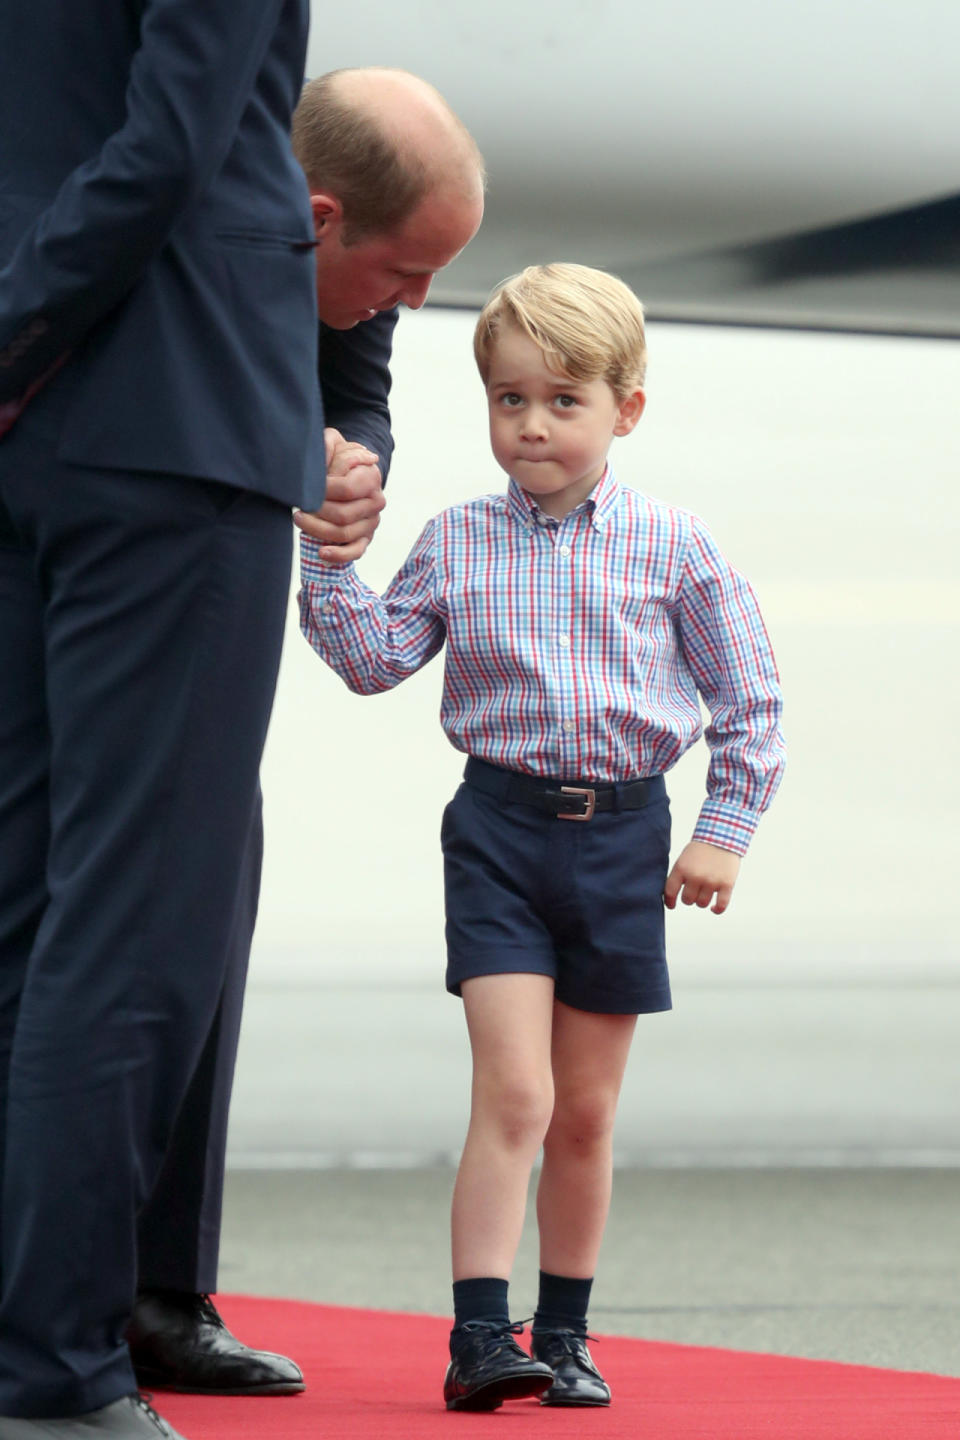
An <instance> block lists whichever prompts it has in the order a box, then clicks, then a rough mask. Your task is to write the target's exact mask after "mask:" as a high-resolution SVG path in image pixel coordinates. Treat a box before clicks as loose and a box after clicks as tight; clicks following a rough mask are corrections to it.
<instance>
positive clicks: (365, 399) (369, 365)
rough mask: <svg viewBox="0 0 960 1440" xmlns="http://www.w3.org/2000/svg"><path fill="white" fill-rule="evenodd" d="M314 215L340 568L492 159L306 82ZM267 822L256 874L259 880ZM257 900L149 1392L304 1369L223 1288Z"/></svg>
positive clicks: (405, 113) (195, 1120)
mask: <svg viewBox="0 0 960 1440" xmlns="http://www.w3.org/2000/svg"><path fill="white" fill-rule="evenodd" d="M293 140H294V150H295V153H296V155H297V157H298V159H299V160H300V163H301V164H302V166H303V169H304V171H305V172H306V175H307V180H308V185H309V190H310V203H311V208H312V211H313V217H314V233H315V236H316V239H317V248H316V288H317V304H318V310H319V314H320V322H321V323H320V333H319V378H320V386H321V390H322V392H323V401H324V409H325V412H326V419H327V425H328V428H327V431H326V439H327V446H328V451H329V466H328V475H327V487H328V489H327V500H326V502H325V504H324V506H323V508H322V509H321V510H320V511H319V513H317V514H314V515H311V514H308V513H302V514H301V515H299V516H298V524H299V525H300V526H301V528H302V529H304V530H305V531H307V532H308V533H309V534H311V535H313V536H315V537H316V538H317V539H320V540H322V541H325V542H326V543H327V545H328V546H331V547H333V546H335V547H336V549H335V550H332V549H331V550H328V551H327V552H326V553H328V554H329V555H331V556H335V557H336V558H337V559H339V560H341V561H343V562H344V563H346V562H347V561H349V560H354V559H356V558H357V557H358V556H359V555H360V554H361V553H362V552H363V550H364V549H365V548H366V546H367V544H368V543H369V540H370V537H371V536H372V534H373V531H374V529H375V527H376V524H377V522H378V519H379V512H380V510H381V508H382V506H383V496H382V488H381V487H382V482H383V481H384V480H385V479H386V476H387V471H388V468H389V463H390V457H391V454H392V451H393V440H392V436H391V431H390V410H389V403H388V397H389V390H390V369H389V365H390V353H391V342H392V335H393V328H394V325H395V324H396V320H397V308H396V307H397V306H398V305H406V306H408V307H409V308H411V309H419V307H420V306H421V305H422V304H423V301H424V299H425V298H426V294H427V290H428V288H429V285H430V282H431V280H432V279H433V275H434V272H435V271H436V270H439V269H441V268H442V267H443V266H444V265H446V264H447V263H448V262H449V261H450V260H452V259H453V257H454V256H455V255H456V254H457V253H458V252H459V251H460V250H461V249H462V248H463V246H464V245H466V243H467V242H468V241H469V240H470V238H471V237H472V235H473V234H474V232H475V231H476V229H477V226H478V225H479V223H480V218H481V215H482V209H483V162H482V159H481V157H480V154H479V152H478V150H477V147H476V144H475V143H474V141H473V139H472V137H471V136H470V135H469V133H468V132H467V130H466V129H465V128H464V126H463V125H462V123H461V122H460V120H459V119H458V118H457V117H456V115H454V114H453V112H452V111H451V110H450V108H449V106H448V105H447V104H446V102H445V101H444V100H442V98H441V97H440V96H439V95H438V94H437V92H436V91H435V90H434V89H433V87H432V86H430V85H428V84H427V83H426V82H425V81H423V80H421V79H419V78H417V77H416V76H413V75H410V74H407V73H405V72H403V71H396V70H382V69H365V70H345V71H339V72H335V73H333V74H331V75H326V76H322V77H320V78H319V79H317V80H312V81H310V82H309V84H307V86H306V87H305V89H304V91H303V94H302V97H301V100H300V103H299V105H298V106H297V110H296V113H295V115H294V122H293ZM259 838H260V836H259V825H257V826H256V827H255V831H254V839H253V846H254V853H253V854H252V855H251V857H250V868H251V874H252V876H253V877H254V878H255V877H256V876H258V874H259ZM255 902H256V888H255V885H254V887H253V889H252V891H250V892H248V903H246V904H245V905H244V906H242V907H241V909H240V911H239V913H238V917H237V933H236V936H235V943H234V945H233V948H232V961H231V964H230V967H229V971H228V977H227V982H226V984H225V986H224V991H223V997H222V1001H221V1005H220V1009H219V1012H218V1016H217V1022H216V1025H215V1027H214V1029H213V1030H212V1032H211V1035H210V1038H209V1040H208V1042H207V1045H206V1047H205V1049H204V1052H203V1056H202V1058H201V1062H200V1065H199V1066H198V1068H197V1071H196V1074H195V1077H194V1080H193V1083H192V1084H191V1086H190V1090H189V1092H188V1096H187V1100H186V1102H185V1104H184V1107H183V1110H182V1112H181V1115H180V1119H179V1120H178V1123H177V1126H176V1130H175V1134H174V1141H173V1144H172V1145H171V1148H170V1150H169V1152H168V1155H167V1159H166V1162H165V1164H164V1168H163V1172H162V1175H161V1179H160V1181H159V1183H158V1185H157V1186H156V1188H155V1190H154V1193H153V1195H152V1197H151V1199H150V1202H149V1204H148V1205H147V1206H146V1208H145V1210H144V1211H143V1212H142V1214H141V1217H140V1227H139V1255H140V1280H139V1284H140V1290H139V1294H138V1297H137V1303H136V1306H135V1308H134V1317H133V1324H132V1326H131V1329H130V1337H129V1338H130V1344H131V1351H132V1355H133V1360H134V1366H135V1370H136V1374H137V1378H138V1380H139V1381H140V1383H141V1384H142V1385H143V1386H144V1387H145V1388H147V1389H155V1388H163V1387H169V1388H174V1389H180V1390H188V1391H191V1392H195V1393H202V1394H231V1395H238V1394H240V1395H281V1394H291V1393H295V1392H297V1391H299V1390H302V1389H303V1377H302V1375H301V1372H300V1370H299V1367H298V1366H297V1365H296V1364H295V1363H294V1362H293V1361H292V1360H289V1359H287V1358H286V1357H284V1356H280V1355H274V1354H272V1353H269V1352H265V1351H262V1350H255V1349H251V1348H249V1347H248V1346H247V1345H245V1344H243V1343H242V1342H241V1341H240V1340H238V1339H237V1338H235V1337H234V1336H233V1335H231V1334H230V1332H229V1331H228V1330H226V1328H225V1327H224V1324H223V1321H222V1320H221V1318H220V1316H219V1314H218V1312H217V1310H216V1307H215V1305H214V1304H213V1302H212V1301H211V1299H210V1293H211V1292H214V1291H216V1288H217V1263H218V1255H219V1241H220V1214H221V1204H222V1196H223V1171H224V1153H225V1149H226V1135H227V1113H228V1107H229V1099H230V1090H231V1086H232V1081H233V1071H234V1062H235V1058H236V1050H237V1040H238V1035H239V1028H240V1014H241V1004H242V996H243V986H244V979H245V974H246V963H247V956H248V954H249V947H250V938H251V934H252V929H253V919H254V914H255Z"/></svg>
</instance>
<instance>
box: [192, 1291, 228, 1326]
mask: <svg viewBox="0 0 960 1440" xmlns="http://www.w3.org/2000/svg"><path fill="white" fill-rule="evenodd" d="M197 1315H198V1316H199V1317H200V1318H201V1319H203V1320H207V1321H209V1323H210V1324H211V1325H216V1326H217V1327H218V1328H219V1329H221V1330H224V1329H225V1328H226V1326H225V1325H224V1323H223V1317H222V1316H221V1314H220V1312H219V1310H218V1309H217V1307H216V1305H214V1303H213V1301H212V1300H211V1298H210V1296H209V1295H206V1294H203V1295H198V1296H197Z"/></svg>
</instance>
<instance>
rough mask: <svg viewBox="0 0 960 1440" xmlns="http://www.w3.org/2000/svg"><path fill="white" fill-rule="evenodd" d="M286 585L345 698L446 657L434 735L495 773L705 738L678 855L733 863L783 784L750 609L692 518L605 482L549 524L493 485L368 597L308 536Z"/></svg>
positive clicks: (563, 775)
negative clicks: (439, 733) (702, 777)
mask: <svg viewBox="0 0 960 1440" xmlns="http://www.w3.org/2000/svg"><path fill="white" fill-rule="evenodd" d="M301 574H302V580H303V588H302V590H301V593H300V624H301V628H302V630H303V632H304V634H305V635H306V637H307V639H308V640H309V641H310V644H311V645H312V646H313V648H314V649H315V650H316V651H317V653H318V654H319V655H320V656H322V658H323V659H324V660H325V661H326V662H327V664H328V665H330V666H331V667H332V668H333V669H334V670H335V671H336V672H337V674H338V675H340V676H341V677H342V678H343V679H344V680H345V681H346V683H347V684H348V685H349V686H350V688H351V689H352V690H355V691H357V692H359V693H360V694H364V695H370V694H374V693H377V692H379V691H382V690H388V689H390V688H391V687H392V686H394V685H397V684H399V682H400V681H401V680H404V679H406V677H407V676H408V675H411V674H413V672H414V671H415V670H418V669H419V668H420V667H421V666H422V665H425V664H426V662H427V661H428V660H429V659H430V658H431V657H432V656H433V655H435V654H436V653H437V651H438V650H439V649H440V648H441V646H442V645H443V643H444V641H446V647H447V648H446V667H445V672H444V685H443V700H442V704H441V712H440V719H441V723H442V725H443V728H444V730H445V731H446V734H447V737H448V739H449V740H450V742H451V744H453V745H454V746H455V747H456V748H457V749H458V750H463V751H465V752H466V753H468V754H470V755H476V756H478V757H479V758H480V759H481V760H487V761H489V762H490V763H491V764H493V765H500V766H504V767H506V768H507V769H510V770H518V771H522V772H525V773H528V774H533V775H546V776H553V777H557V778H560V779H563V780H565V781H566V780H577V781H583V782H584V783H590V782H591V781H593V782H596V783H598V784H600V783H604V782H609V781H622V780H633V779H636V778H638V777H641V776H648V775H658V774H661V773H662V772H664V771H666V770H669V769H670V768H671V766H673V765H675V764H676V762H677V761H678V760H679V758H680V756H681V755H682V754H683V753H684V751H686V750H687V749H689V747H690V746H691V745H692V744H694V742H695V741H696V740H698V739H699V737H700V735H701V734H704V735H705V736H706V740H707V744H708V746H709V748H710V752H711V753H710V766H709V772H708V777H707V799H706V801H705V802H704V805H703V807H702V809H701V812H700V816H699V818H698V821H697V825H696V829H695V830H694V839H696V840H705V841H708V842H709V843H710V844H713V845H721V846H723V847H724V848H725V849H727V850H733V851H736V852H737V853H738V854H742V853H743V852H744V851H745V850H746V848H747V846H748V844H749V842H750V838H751V836H752V835H753V832H754V830H755V828H756V824H757V821H758V819H759V817H760V815H761V813H762V812H763V811H764V810H765V809H766V807H767V806H768V805H769V803H770V801H771V800H772V798H773V795H774V792H775V791H776V788H777V785H778V784H779V782H780V777H781V774H782V772H783V764H784V750H783V737H782V733H781V730H780V711H781V696H780V687H779V683H778V676H777V668H776V663H775V661H774V658H773V653H772V651H771V648H770V642H769V640H768V639H767V633H766V630H765V629H764V624H763V620H762V618H761V616H760V611H759V609H758V606H757V602H756V598H755V596H754V593H753V591H752V590H751V588H750V586H749V585H748V584H747V582H746V580H744V578H743V577H742V576H741V575H739V574H738V573H737V571H736V570H734V569H733V568H732V567H731V566H730V565H729V564H728V563H727V561H726V560H725V559H724V558H723V556H722V555H721V553H720V551H719V550H718V548H717V545H716V542H715V541H714V540H713V538H712V536H711V535H710V534H709V532H708V531H707V529H706V527H705V526H704V524H703V522H702V521H701V520H699V519H698V518H697V517H696V516H695V515H691V514H690V513H689V512H687V511H684V510H677V509H674V508H673V507H672V506H669V505H664V504H661V503H659V502H658V501H655V500H651V499H649V498H647V497H646V496H644V495H641V494H639V493H638V492H637V491H635V490H631V489H627V488H624V487H621V486H620V485H618V484H617V482H616V480H615V479H614V477H613V474H612V472H611V471H610V469H609V468H608V469H607V471H606V472H605V474H604V476H603V477H602V479H601V480H600V481H599V482H598V484H597V485H596V486H595V488H594V489H593V491H592V492H591V494H590V496H589V497H588V498H587V500H586V501H585V502H584V503H583V504H582V505H579V506H578V507H577V508H576V509H575V510H572V511H571V512H570V513H569V514H568V515H566V516H564V518H563V519H562V520H560V521H557V520H555V519H553V518H552V517H549V516H547V515H545V514H544V513H543V512H542V511H541V510H540V509H539V507H538V506H537V505H536V504H535V503H534V501H533V500H531V499H530V497H529V496H528V495H527V494H526V493H525V491H523V490H522V489H521V488H520V487H519V486H518V485H517V484H516V482H515V481H513V480H511V481H510V484H509V487H508V490H507V492H506V494H501V495H484V496H481V497H480V498H479V499H476V500H470V501H468V502H467V503H466V504H463V505H455V506H453V507H452V508H451V509H449V510H444V511H443V513H442V514H440V515H438V516H436V518H435V519H433V520H431V521H430V522H429V524H428V525H427V526H426V527H425V528H424V530H423V532H422V534H421V536H420V538H419V540H418V541H417V543H416V545H415V546H414V548H413V550H412V551H411V553H410V555H409V557H408V558H407V560H406V562H405V564H404V565H403V567H402V569H401V570H400V571H399V573H398V574H397V575H396V576H395V578H394V579H393V580H392V581H391V583H390V585H389V587H388V589H387V591H386V592H385V594H384V595H383V596H382V597H381V596H379V595H377V594H376V593H375V592H374V591H373V590H371V589H370V588H369V587H368V586H366V585H364V584H363V583H362V582H361V581H360V580H359V579H358V577H357V574H356V571H355V569H354V567H353V566H352V565H350V566H334V565H327V564H325V563H324V562H322V561H321V560H319V558H318V556H317V545H316V542H314V541H312V540H310V539H309V538H308V537H306V536H301ZM698 693H699V695H700V696H702V697H703V700H704V702H705V703H706V706H707V708H708V709H709V711H710V716H711V721H710V724H709V725H708V726H707V727H706V729H705V730H704V728H703V723H702V718H701V711H700V704H699V700H698Z"/></svg>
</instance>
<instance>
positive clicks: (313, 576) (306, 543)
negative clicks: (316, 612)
mask: <svg viewBox="0 0 960 1440" xmlns="http://www.w3.org/2000/svg"><path fill="white" fill-rule="evenodd" d="M320 550H321V545H320V542H319V540H314V538H313V536H312V535H304V534H303V532H302V531H301V533H300V578H301V580H302V581H303V583H304V585H305V586H310V588H311V589H315V588H317V589H321V590H323V589H329V590H335V589H337V588H338V586H339V585H342V584H343V583H344V581H348V582H352V581H353V580H355V579H356V566H355V565H354V563H353V561H352V560H351V562H350V563H349V565H335V564H334V563H333V561H332V560H324V559H322V558H321V555H320Z"/></svg>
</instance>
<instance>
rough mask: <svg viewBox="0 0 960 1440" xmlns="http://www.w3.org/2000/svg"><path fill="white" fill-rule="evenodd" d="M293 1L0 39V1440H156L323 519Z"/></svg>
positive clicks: (0, 22)
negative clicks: (254, 869) (147, 1291)
mask: <svg viewBox="0 0 960 1440" xmlns="http://www.w3.org/2000/svg"><path fill="white" fill-rule="evenodd" d="M307 11H308V0H203V3H202V4H200V3H198V0H84V3H83V4H75V3H68V0H4V4H3V6H2V7H0V175H2V188H0V431H2V432H3V434H2V438H0V1117H2V1122H0V1146H2V1151H0V1166H2V1171H3V1174H2V1191H0V1195H2V1199H0V1232H2V1233H0V1266H2V1273H0V1286H2V1290H0V1436H2V1437H3V1440H40V1437H43V1440H47V1437H51V1436H52V1437H57V1440H80V1437H82V1440H99V1437H104V1440H107V1437H109V1440H158V1437H165V1440H170V1437H173V1436H174V1431H173V1430H172V1429H171V1428H170V1427H169V1426H168V1425H167V1424H165V1422H164V1421H162V1420H161V1419H160V1417H159V1416H157V1415H156V1414H155V1412H154V1411H153V1410H152V1409H151V1408H150V1406H149V1405H148V1404H147V1403H146V1402H145V1401H143V1400H142V1399H141V1398H140V1397H139V1396H138V1394H137V1389H136V1381H135V1378H134V1373H133V1369H132V1366H131V1361H130V1355H129V1351H128V1348H127V1344H126V1341H125V1331H126V1327H127V1324H128V1321H129V1316H130V1311H131V1307H132V1303H133V1296H134V1289H135V1285H136V1275H137V1253H136V1218H137V1213H138V1211H139V1210H140V1209H141V1207H142V1206H143V1204H144V1202H145V1201H146V1199H147V1197H148V1196H149V1194H150V1193H151V1191H152V1189H153V1188H154V1185H155V1183H156V1180H157V1177H158V1175H159V1173H160V1169H161V1165H162V1161H163V1157H164V1153H165V1151H166V1149H167V1146H168V1143H169V1141H170V1137H171V1134H172V1132H173V1127H174V1122H175V1119H176V1116H177V1113H178V1111H179V1110H180V1108H181V1104H182V1102H183V1100H184V1096H185V1095H186V1093H187V1089H188V1085H189V1082H190V1079H191V1076H192V1075H193V1074H194V1072H195V1070H196V1067H197V1064H198V1061H199V1060H200V1057H201V1054H202V1053H203V1050H204V1046H205V1044H206V1041H207V1039H208V1036H209V1033H210V1030H211V1025H212V1024H213V1022H214V1017H215V1015H216V1013H217V1010H218V1005H219V1003H220V997H221V993H222V990H223V986H224V979H225V973H226V968H227V956H228V950H229V946H230V944H231V943H235V940H236V935H237V933H238V927H239V926H241V924H242V918H241V917H242V915H243V911H244V909H249V908H250V902H251V895H252V893H253V887H252V882H251V880H250V876H249V869H250V866H251V859H252V857H254V856H255V849H256V847H255V840H254V837H255V833H256V826H257V823H258V808H257V795H258V783H257V774H258V767H259V762H260V755H261V750H262V746H263V741H264V736H265V734H266V728H267V722H268V719H269V715H270V708H271V704H272V699H273V691H274V685H275V679H276V672H277V665H278V661H279V655H280V645H281V637H282V633H283V625H284V615H285V611H286V603H287V595H288V583H289V580H288V576H289V562H290V530H291V527H290V519H289V509H290V506H291V505H303V506H307V507H308V508H309V507H315V506H317V505H319V504H320V503H321V501H322V498H323V451H322V434H323V432H322V411H321V407H320V402H319V397H318V393H317V386H316V381H315V375H314V372H313V367H314V364H315V356H316V308H315V299H314V277H313V250H314V243H315V237H314V233H313V225H312V217H311V211H310V205H309V199H308V196H307V191H306V187H305V186H304V183H303V175H302V172H301V171H300V170H299V167H298V166H297V164H296V161H295V160H294V158H293V155H292V152H291V149H290V144H289V125H290V119H291V113H292V110H293V107H294V104H295V102H296V99H297V96H298V94H299V90H300V85H301V81H302V75H303V63H304V55H305V47H306V38H307V24H308V13H307Z"/></svg>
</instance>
